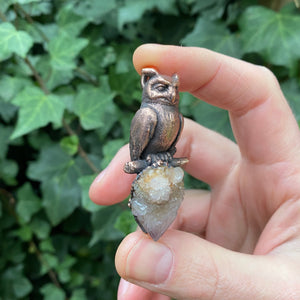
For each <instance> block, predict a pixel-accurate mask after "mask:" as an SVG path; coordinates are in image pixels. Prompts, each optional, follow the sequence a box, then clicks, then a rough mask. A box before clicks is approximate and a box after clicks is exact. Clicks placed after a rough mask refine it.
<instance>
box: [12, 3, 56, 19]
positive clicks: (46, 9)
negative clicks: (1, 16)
mask: <svg viewBox="0 0 300 300" xmlns="http://www.w3.org/2000/svg"><path fill="white" fill-rule="evenodd" d="M18 2H19V3H20V4H21V5H22V8H23V10H25V11H26V13H27V14H28V15H30V16H32V17H34V16H40V15H43V14H49V13H50V12H51V10H52V3H51V2H52V1H49V0H48V1H41V0H34V1H30V0H18ZM21 2H23V4H22V3H21Z"/></svg>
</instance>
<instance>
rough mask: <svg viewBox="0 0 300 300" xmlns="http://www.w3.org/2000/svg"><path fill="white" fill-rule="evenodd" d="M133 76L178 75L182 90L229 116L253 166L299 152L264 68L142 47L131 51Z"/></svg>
mask: <svg viewBox="0 0 300 300" xmlns="http://www.w3.org/2000/svg"><path fill="white" fill-rule="evenodd" d="M133 62H134V65H135V68H136V69H137V71H138V72H140V71H141V69H142V68H144V67H149V66H151V67H154V68H156V69H157V70H158V71H159V72H160V73H162V74H166V75H172V74H174V73H177V74H178V76H179V80H180V88H181V90H182V91H188V92H190V93H192V94H193V95H195V96H196V97H198V98H201V99H202V100H204V101H206V102H208V103H210V104H212V105H215V106H218V107H221V108H223V109H226V110H228V111H229V112H230V118H231V124H232V129H233V132H234V135H235V138H236V140H237V142H238V144H239V147H240V151H241V154H242V155H243V156H244V157H247V159H248V160H250V161H252V162H255V163H268V164H271V163H275V162H277V161H282V160H285V159H288V158H290V157H292V156H293V155H294V154H295V152H296V150H297V149H299V148H298V147H299V144H300V138H299V129H298V124H297V122H296V120H295V118H294V117H293V114H292V111H291V109H290V107H289V105H288V103H287V102H286V100H285V98H284V96H283V94H282V92H281V90H280V86H279V84H278V82H277V80H276V78H275V76H274V75H273V74H272V73H271V72H270V71H269V70H268V69H266V68H264V67H260V66H256V65H253V64H250V63H247V62H244V61H241V60H238V59H234V58H231V57H228V56H225V55H222V54H218V53H215V52H213V51H210V50H207V49H202V48H194V47H177V46H163V45H154V44H146V45H142V46H140V47H139V48H137V50H136V51H135V53H134V56H133Z"/></svg>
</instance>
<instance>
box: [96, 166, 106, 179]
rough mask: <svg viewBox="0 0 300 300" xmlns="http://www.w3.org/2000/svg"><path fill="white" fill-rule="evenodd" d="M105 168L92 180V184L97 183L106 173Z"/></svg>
mask: <svg viewBox="0 0 300 300" xmlns="http://www.w3.org/2000/svg"><path fill="white" fill-rule="evenodd" d="M106 170H107V168H105V169H104V170H103V171H102V172H101V173H100V174H99V175H98V176H97V177H96V178H95V180H94V182H96V183H99V182H100V181H101V180H102V178H103V177H104V175H105V173H106Z"/></svg>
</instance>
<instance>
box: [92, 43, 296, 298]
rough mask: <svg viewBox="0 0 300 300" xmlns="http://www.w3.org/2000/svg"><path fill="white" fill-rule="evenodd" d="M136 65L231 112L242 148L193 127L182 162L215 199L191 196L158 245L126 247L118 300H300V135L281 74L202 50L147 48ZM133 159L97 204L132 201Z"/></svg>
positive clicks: (180, 151)
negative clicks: (172, 79) (278, 77)
mask: <svg viewBox="0 0 300 300" xmlns="http://www.w3.org/2000/svg"><path fill="white" fill-rule="evenodd" d="M133 63H134V66H135V68H136V70H137V71H138V72H139V73H140V72H141V69H142V68H144V67H154V68H156V69H157V70H158V71H159V72H160V73H161V74H166V75H172V74H174V73H177V74H178V75H179V79H180V90H181V91H186V92H190V93H192V94H193V95H194V96H196V97H198V98H200V99H201V100H204V101H206V102H208V103H210V104H212V105H215V106H218V107H221V108H223V109H226V110H228V111H229V115H230V120H231V125H232V129H233V132H234V135H235V138H236V141H237V144H235V143H233V142H231V141H229V140H228V139H226V138H224V137H223V136H221V135H219V134H218V133H215V132H212V131H210V130H208V129H206V128H204V127H202V126H201V125H199V124H196V123H194V122H192V121H190V120H187V119H186V120H185V127H184V130H183V132H182V136H181V138H180V140H179V142H178V144H177V153H176V156H178V157H184V156H186V157H188V158H189V159H190V162H189V163H188V164H187V165H186V167H185V170H186V171H187V172H189V173H190V174H191V175H192V176H194V177H196V178H198V179H200V180H203V181H205V182H207V183H208V184H210V186H211V192H206V191H199V190H192V191H187V192H186V194H185V200H184V202H183V204H182V206H181V208H180V210H179V213H178V217H177V219H176V221H175V223H174V224H173V226H172V228H171V229H169V230H168V231H167V232H166V233H165V234H164V235H163V236H162V237H161V238H160V240H159V241H158V242H154V241H152V240H151V239H150V238H149V237H148V236H147V235H145V234H143V233H142V232H141V231H137V232H135V233H132V234H130V235H128V236H127V237H126V238H125V239H124V240H123V241H122V243H121V244H120V246H119V249H118V251H117V253H116V259H115V261H116V268H117V271H118V272H119V274H120V276H121V277H122V278H123V279H122V280H121V282H120V286H119V292H118V299H119V300H129V299H131V300H136V299H146V300H147V299H152V300H153V299H155V300H158V299H159V300H166V299H170V297H173V298H176V299H200V300H201V299H214V300H217V299H220V300H226V299H244V300H245V299H246V300H247V299H249V300H250V299H251V300H252V299H264V300H266V299H272V300H273V299H300V272H299V270H300V251H299V249H300V200H299V199H300V155H299V154H300V153H299V152H300V151H299V150H300V134H299V127H298V124H297V122H296V120H295V118H294V116H293V114H292V112H291V109H290V108H289V106H288V104H287V102H286V100H285V98H284V96H283V94H282V92H281V90H280V87H279V84H278V82H277V80H276V78H275V77H274V75H273V74H272V73H271V72H270V71H269V70H267V69H266V68H263V67H260V66H256V65H252V64H249V63H246V62H243V61H240V60H237V59H234V58H231V57H228V56H224V55H221V54H218V53H214V52H212V51H209V50H206V49H201V48H184V47H175V46H162V45H153V44H147V45H142V46H140V47H139V48H138V49H137V50H136V51H135V53H134V56H133ZM126 161H129V150H128V146H125V147H123V148H122V149H121V150H120V151H119V152H118V154H117V155H116V156H115V158H114V159H113V160H112V162H111V164H110V165H109V166H108V168H107V169H106V170H105V171H103V172H102V173H101V174H100V175H99V176H98V177H97V179H96V180H95V182H94V183H93V184H92V186H91V188H90V197H91V199H92V200H93V201H94V202H95V203H98V204H101V205H111V204H114V203H117V202H120V201H122V200H123V199H124V198H125V197H126V196H128V194H129V192H130V185H131V182H132V180H133V179H134V176H132V175H127V174H125V173H124V172H123V171H122V166H123V164H124V163H125V162H126ZM115 186H118V189H115V188H114V187H115Z"/></svg>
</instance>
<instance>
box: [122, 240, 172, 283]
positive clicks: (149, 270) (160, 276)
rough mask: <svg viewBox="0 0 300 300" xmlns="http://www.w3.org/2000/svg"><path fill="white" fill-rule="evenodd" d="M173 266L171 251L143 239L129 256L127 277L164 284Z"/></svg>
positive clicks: (161, 245)
mask: <svg viewBox="0 0 300 300" xmlns="http://www.w3.org/2000/svg"><path fill="white" fill-rule="evenodd" d="M172 265H173V254H172V252H171V250H170V249H169V248H168V247H167V246H165V245H163V244H160V243H157V242H153V241H152V240H150V239H142V240H140V241H139V242H138V243H137V245H136V246H135V247H134V248H133V249H132V250H131V252H130V253H129V255H128V260H127V266H126V275H127V276H128V277H129V278H132V279H133V280H137V281H144V282H148V283H152V284H158V283H163V282H164V281H165V280H166V279H167V278H168V276H169V274H170V272H171V269H172Z"/></svg>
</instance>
